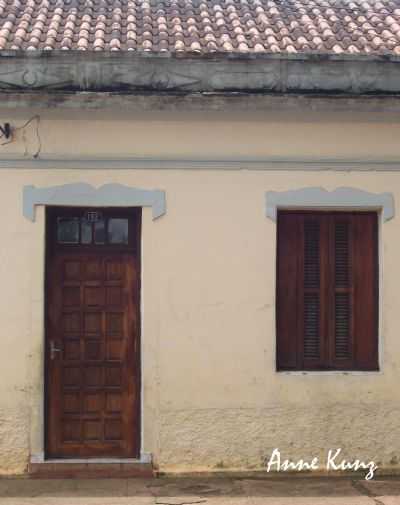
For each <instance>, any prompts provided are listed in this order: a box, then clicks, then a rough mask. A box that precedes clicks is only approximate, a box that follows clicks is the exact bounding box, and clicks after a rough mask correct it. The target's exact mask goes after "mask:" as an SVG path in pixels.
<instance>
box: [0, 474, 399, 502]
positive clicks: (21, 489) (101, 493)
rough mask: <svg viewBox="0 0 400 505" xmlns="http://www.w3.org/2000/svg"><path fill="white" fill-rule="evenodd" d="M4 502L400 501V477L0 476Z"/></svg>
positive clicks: (1, 498)
mask: <svg viewBox="0 0 400 505" xmlns="http://www.w3.org/2000/svg"><path fill="white" fill-rule="evenodd" d="M0 504H1V505H39V504H40V505H128V504H129V505H191V504H193V505H195V504H204V505H400V479H399V478H383V477H382V478H376V479H374V480H373V481H365V480H364V479H361V478H360V479H350V478H334V477H325V478H317V477H306V478H303V477H293V478H291V477H288V476H286V477H285V478H281V479H278V478H268V477H267V478H260V477H257V478H233V477H218V478H216V477H208V478H206V477H195V478H188V477H161V478H154V479H64V480H59V479H51V480H46V479H27V478H19V479H17V478H14V479H11V478H3V479H0Z"/></svg>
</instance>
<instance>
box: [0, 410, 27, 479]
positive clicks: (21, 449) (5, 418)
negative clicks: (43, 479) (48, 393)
mask: <svg viewBox="0 0 400 505" xmlns="http://www.w3.org/2000/svg"><path fill="white" fill-rule="evenodd" d="M28 419H29V418H28V409H27V408H25V407H21V408H20V409H18V410H12V409H9V408H7V409H4V408H3V409H1V410H0V475H14V474H19V473H23V472H25V471H26V467H27V463H28V454H29V441H28V433H29V425H28Z"/></svg>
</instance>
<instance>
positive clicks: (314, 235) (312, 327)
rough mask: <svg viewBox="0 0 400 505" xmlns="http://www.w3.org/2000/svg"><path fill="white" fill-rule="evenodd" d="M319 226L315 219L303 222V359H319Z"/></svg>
mask: <svg viewBox="0 0 400 505" xmlns="http://www.w3.org/2000/svg"><path fill="white" fill-rule="evenodd" d="M319 241H320V226H319V221H318V220H316V219H312V218H310V219H306V220H305V222H304V304H303V314H304V320H303V322H304V339H303V355H304V358H305V359H311V360H313V359H319V357H320V340H321V337H320V242H319Z"/></svg>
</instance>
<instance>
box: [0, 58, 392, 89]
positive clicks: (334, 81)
mask: <svg viewBox="0 0 400 505" xmlns="http://www.w3.org/2000/svg"><path fill="white" fill-rule="evenodd" d="M0 63H1V67H0V92H7V91H13V92H15V91H18V92H32V91H38V92H40V91H42V92H43V91H45V92H82V91H90V92H105V91H108V92H124V93H136V92H138V91H152V92H157V91H159V92H174V93H177V92H181V93H193V92H203V93H204V92H224V93H226V92H249V93H260V92H262V93H332V94H342V93H347V94H352V95H363V94H371V93H372V94H379V93H383V94H385V93H390V94H397V93H399V94H400V65H399V63H400V56H395V55H393V54H382V55H376V54H373V55H372V54H371V55H366V54H351V55H350V54H331V53H329V54H328V53H307V54H304V53H292V54H283V53H275V54H264V53H261V54H256V53H251V54H249V53H212V54H207V55H197V54H195V53H194V54H192V53H182V54H181V53H168V52H165V53H151V52H144V51H143V52H133V51H132V52H127V51H125V52H119V51H115V52H103V51H98V52H87V51H62V50H56V51H53V50H52V51H45V50H43V51H38V50H34V51H1V52H0Z"/></svg>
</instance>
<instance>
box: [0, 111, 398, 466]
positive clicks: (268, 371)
mask: <svg viewBox="0 0 400 505" xmlns="http://www.w3.org/2000/svg"><path fill="white" fill-rule="evenodd" d="M295 119H296V121H294V120H293V121H283V120H280V121H278V120H276V121H275V120H274V121H273V122H269V121H268V120H267V119H265V120H262V119H260V118H259V117H255V118H254V121H252V120H251V118H249V117H243V118H239V117H237V118H225V119H220V120H219V121H216V122H211V121H210V120H209V118H207V117H206V116H201V117H187V118H173V121H171V122H170V123H169V122H168V121H167V120H166V118H165V117H160V118H156V119H154V118H152V119H151V120H149V119H146V118H143V119H137V120H132V121H130V122H129V121H127V120H124V121H118V120H113V121H112V122H103V123H102V122H100V121H95V122H93V123H91V122H90V121H82V120H78V121H73V120H71V119H69V120H68V121H62V120H61V119H58V120H47V121H46V116H45V113H44V114H43V117H42V118H41V123H40V126H39V128H40V150H41V152H40V156H45V155H49V156H50V155H51V156H53V157H57V158H59V159H62V158H63V157H72V156H73V157H75V158H79V157H81V158H83V157H85V156H91V157H100V158H101V157H105V158H111V157H117V156H119V157H120V156H131V157H133V156H137V157H140V156H153V157H155V158H158V159H162V158H202V157H206V158H210V159H211V158H219V157H220V158H231V159H235V158H242V157H246V156H248V157H252V156H255V157H256V156H261V157H262V156H283V157H284V156H291V157H293V156H299V157H310V158H312V157H316V158H318V159H320V158H321V159H323V158H324V157H326V158H330V157H336V158H346V157H349V158H363V159H365V160H368V159H371V158H372V159H377V158H379V157H381V158H382V159H383V158H384V159H396V158H397V159H400V147H399V143H398V141H397V139H398V137H399V133H400V125H399V124H396V123H389V122H388V123H385V122H380V123H368V122H366V121H365V120H363V121H360V122H357V121H356V120H351V118H344V121H343V122H341V121H339V120H338V118H335V120H329V118H326V120H324V121H320V120H318V121H317V120H316V121H315V122H308V123H302V122H301V121H300V118H295ZM22 122H23V121H21V123H22ZM31 127H32V128H33V130H31V129H30V128H31ZM34 128H35V127H34V125H33V126H32V125H30V126H29V127H28V128H27V131H26V132H25V133H24V135H22V134H21V132H19V133H18V134H17V136H16V139H15V142H13V143H11V144H9V145H7V146H4V151H0V155H1V156H2V157H3V159H4V158H10V157H12V156H23V155H24V152H25V157H27V158H29V156H31V155H32V153H34V152H35V151H36V149H37V145H36V142H37V135H36V133H35V130H34ZM24 136H25V139H24V138H23V137H24ZM0 161H1V157H0ZM21 167H22V163H21ZM265 168H266V169H265V170H243V171H241V170H237V171H230V170H204V171H202V170H163V169H159V170H150V169H144V168H143V169H135V170H129V169H126V170H117V169H112V167H111V166H110V169H108V170H98V169H87V168H85V163H84V162H83V161H82V169H80V170H79V169H69V170H66V169H63V168H57V169H54V170H51V169H41V168H40V164H39V168H35V169H23V168H13V169H7V168H3V169H1V170H0V177H1V183H0V184H1V198H0V230H1V235H0V236H1V242H0V258H1V261H0V279H1V288H0V320H1V323H2V324H1V330H0V370H1V381H0V473H2V474H6V473H22V472H24V471H25V469H26V465H27V462H28V460H29V458H30V456H31V455H38V454H40V453H41V452H42V451H43V403H42V402H43V366H44V365H43V307H44V284H43V276H44V240H45V230H44V209H43V207H39V209H38V212H37V216H36V221H35V222H34V223H32V222H30V221H28V220H27V219H25V218H24V217H23V215H22V188H23V186H24V185H26V184H33V185H35V186H37V187H45V186H52V185H59V184H66V183H71V182H88V183H90V184H92V185H94V186H96V187H97V186H100V185H102V184H105V183H109V182H118V183H121V184H125V185H128V186H133V187H139V188H144V189H153V188H156V189H162V190H164V191H165V192H166V198H167V213H166V214H165V215H164V216H163V217H161V218H159V219H158V220H156V221H152V218H151V210H150V209H145V210H144V213H143V235H142V248H143V252H142V256H143V267H142V269H143V272H142V275H143V278H142V284H143V292H142V305H143V306H142V318H143V321H142V325H143V332H142V346H143V364H142V366H143V382H144V390H143V391H144V393H143V419H144V432H143V440H142V446H143V447H142V448H143V451H144V452H150V453H152V454H153V457H154V461H155V463H156V464H157V465H159V468H160V469H162V470H196V469H205V468H207V469H216V468H240V469H249V468H262V467H263V465H264V460H265V458H266V457H267V456H269V455H270V453H271V451H272V449H273V448H275V447H279V448H280V449H281V451H282V453H283V455H284V456H286V457H290V458H292V459H296V458H300V457H309V456H321V455H322V454H325V453H326V451H327V450H328V449H329V448H336V447H342V448H343V451H344V453H345V455H346V456H348V457H351V458H355V457H357V458H368V459H371V458H374V459H375V461H376V462H378V464H379V465H380V466H384V467H388V468H389V467H391V468H397V465H398V462H399V459H398V458H399V457H400V423H399V417H400V390H399V388H398V383H399V381H400V339H399V338H398V335H399V331H400V312H399V310H398V285H399V284H400V266H399V261H398V258H399V257H400V238H399V237H400V233H399V229H400V228H399V226H400V224H399V219H400V217H399V216H398V215H395V217H394V219H392V220H391V221H388V222H386V223H384V224H382V225H381V230H380V238H381V247H380V249H381V293H380V296H381V305H380V308H381V327H380V344H381V365H382V366H381V371H380V372H377V373H359V374H355V373H353V374H351V373H330V374H327V373H307V374H289V373H286V374H285V373H276V372H275V330H274V325H275V313H274V303H275V233H276V225H275V223H274V222H273V221H271V220H270V219H267V218H266V217H265V203H264V195H265V191H268V190H274V191H283V190H288V189H296V188H302V187H307V186H322V187H324V188H326V189H328V190H332V189H335V188H337V187H340V186H350V187H355V188H359V189H364V190H367V191H371V192H385V191H389V192H392V193H393V196H394V200H395V204H397V203H398V202H399V201H400V172H399V173H397V172H375V171H369V172H360V171H348V172H346V171H305V170H302V171H296V172H293V171H289V170H287V171H277V170H269V169H268V166H267V165H266V166H265Z"/></svg>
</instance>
